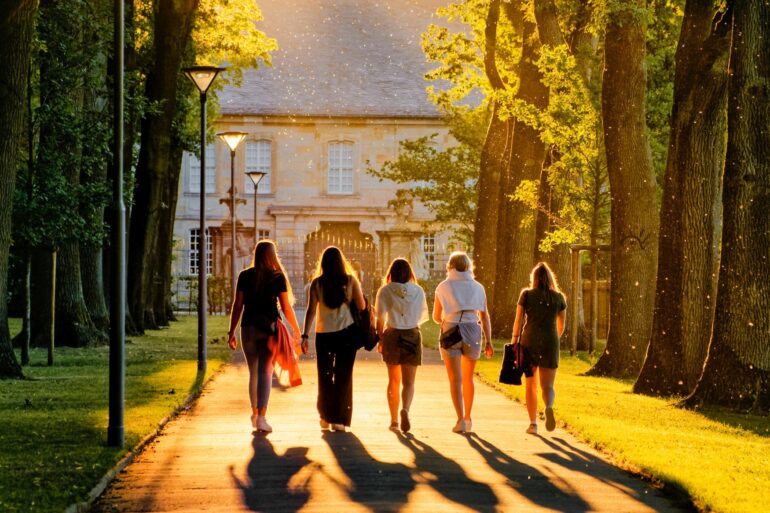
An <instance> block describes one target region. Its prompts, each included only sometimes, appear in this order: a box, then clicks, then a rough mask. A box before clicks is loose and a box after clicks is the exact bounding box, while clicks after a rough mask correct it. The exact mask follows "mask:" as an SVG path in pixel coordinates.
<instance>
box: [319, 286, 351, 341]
mask: <svg viewBox="0 0 770 513" xmlns="http://www.w3.org/2000/svg"><path fill="white" fill-rule="evenodd" d="M314 283H315V293H316V295H317V297H318V303H317V305H318V306H317V307H316V308H317V310H316V313H317V316H316V333H333V332H335V331H342V330H344V329H345V328H347V327H348V326H350V325H351V324H353V314H351V313H350V306H349V304H348V303H350V301H351V299H352V296H353V279H352V277H351V278H350V279H349V280H348V285H347V287H345V302H343V303H342V304H341V305H340V306H339V307H337V308H329V307H328V306H327V305H326V303H324V295H323V290H322V288H321V282H319V281H315V282H314Z"/></svg>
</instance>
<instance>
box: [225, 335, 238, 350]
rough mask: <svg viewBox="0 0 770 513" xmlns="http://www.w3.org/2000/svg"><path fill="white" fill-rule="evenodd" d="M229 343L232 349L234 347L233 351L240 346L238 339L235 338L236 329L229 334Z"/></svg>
mask: <svg viewBox="0 0 770 513" xmlns="http://www.w3.org/2000/svg"><path fill="white" fill-rule="evenodd" d="M227 345H228V346H230V349H232V350H233V351H235V348H236V347H238V339H237V338H235V332H234V331H233V332H232V333H230V334H229V335H228V337H227Z"/></svg>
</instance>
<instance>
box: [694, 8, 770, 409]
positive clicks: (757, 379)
mask: <svg viewBox="0 0 770 513" xmlns="http://www.w3.org/2000/svg"><path fill="white" fill-rule="evenodd" d="M732 5H733V7H732V9H733V17H734V30H733V35H732V37H733V46H732V50H731V57H730V64H731V66H732V67H733V72H732V76H731V78H730V83H729V86H728V87H729V92H728V106H727V129H728V136H727V157H726V162H727V164H726V166H725V175H724V193H723V197H722V199H723V202H724V227H723V231H722V258H721V263H720V268H719V286H718V291H717V306H716V314H715V317H714V329H713V335H712V338H711V346H710V348H709V354H708V358H707V360H706V365H705V367H704V369H703V375H702V376H701V378H700V381H699V382H698V384H697V385H696V388H695V390H694V392H693V393H692V395H691V396H690V397H689V398H688V399H687V400H686V401H685V404H687V405H689V406H697V405H700V404H703V403H707V404H720V405H726V406H730V407H733V408H740V409H744V408H752V409H756V410H767V409H770V315H768V314H767V312H768V310H769V309H770V267H769V266H768V262H770V217H769V216H768V211H770V129H768V127H770V5H768V4H767V2H765V1H763V0H743V1H741V2H734V3H733V4H732Z"/></svg>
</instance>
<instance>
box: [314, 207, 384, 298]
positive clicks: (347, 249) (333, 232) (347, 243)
mask: <svg viewBox="0 0 770 513" xmlns="http://www.w3.org/2000/svg"><path fill="white" fill-rule="evenodd" d="M327 246H337V247H338V248H340V249H341V250H342V252H343V253H344V255H345V257H346V258H347V259H348V261H350V263H351V264H353V267H355V268H356V270H357V271H358V273H359V279H361V285H362V288H363V291H364V294H365V295H366V297H367V298H369V301H374V294H375V293H376V292H377V288H378V287H379V286H380V281H381V279H382V277H381V276H379V274H378V270H377V246H376V245H375V243H374V237H373V236H372V235H370V234H368V233H363V232H361V223H359V222H334V221H322V222H321V226H320V228H319V229H318V230H316V231H315V232H313V233H311V234H310V235H308V236H307V240H306V241H305V282H306V283H308V282H310V280H311V278H312V276H313V273H314V272H315V269H316V266H317V264H318V259H319V257H320V256H321V252H322V251H323V250H324V248H326V247H327Z"/></svg>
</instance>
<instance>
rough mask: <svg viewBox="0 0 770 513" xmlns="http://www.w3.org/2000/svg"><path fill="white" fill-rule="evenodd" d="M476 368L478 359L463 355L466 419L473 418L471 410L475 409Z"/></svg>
mask: <svg viewBox="0 0 770 513" xmlns="http://www.w3.org/2000/svg"><path fill="white" fill-rule="evenodd" d="M475 369H476V360H471V359H470V358H468V357H466V356H463V357H462V373H463V405H464V406H465V417H464V418H465V420H471V410H472V409H473V395H474V394H475V392H476V387H475V385H474V383H473V372H474V371H475Z"/></svg>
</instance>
